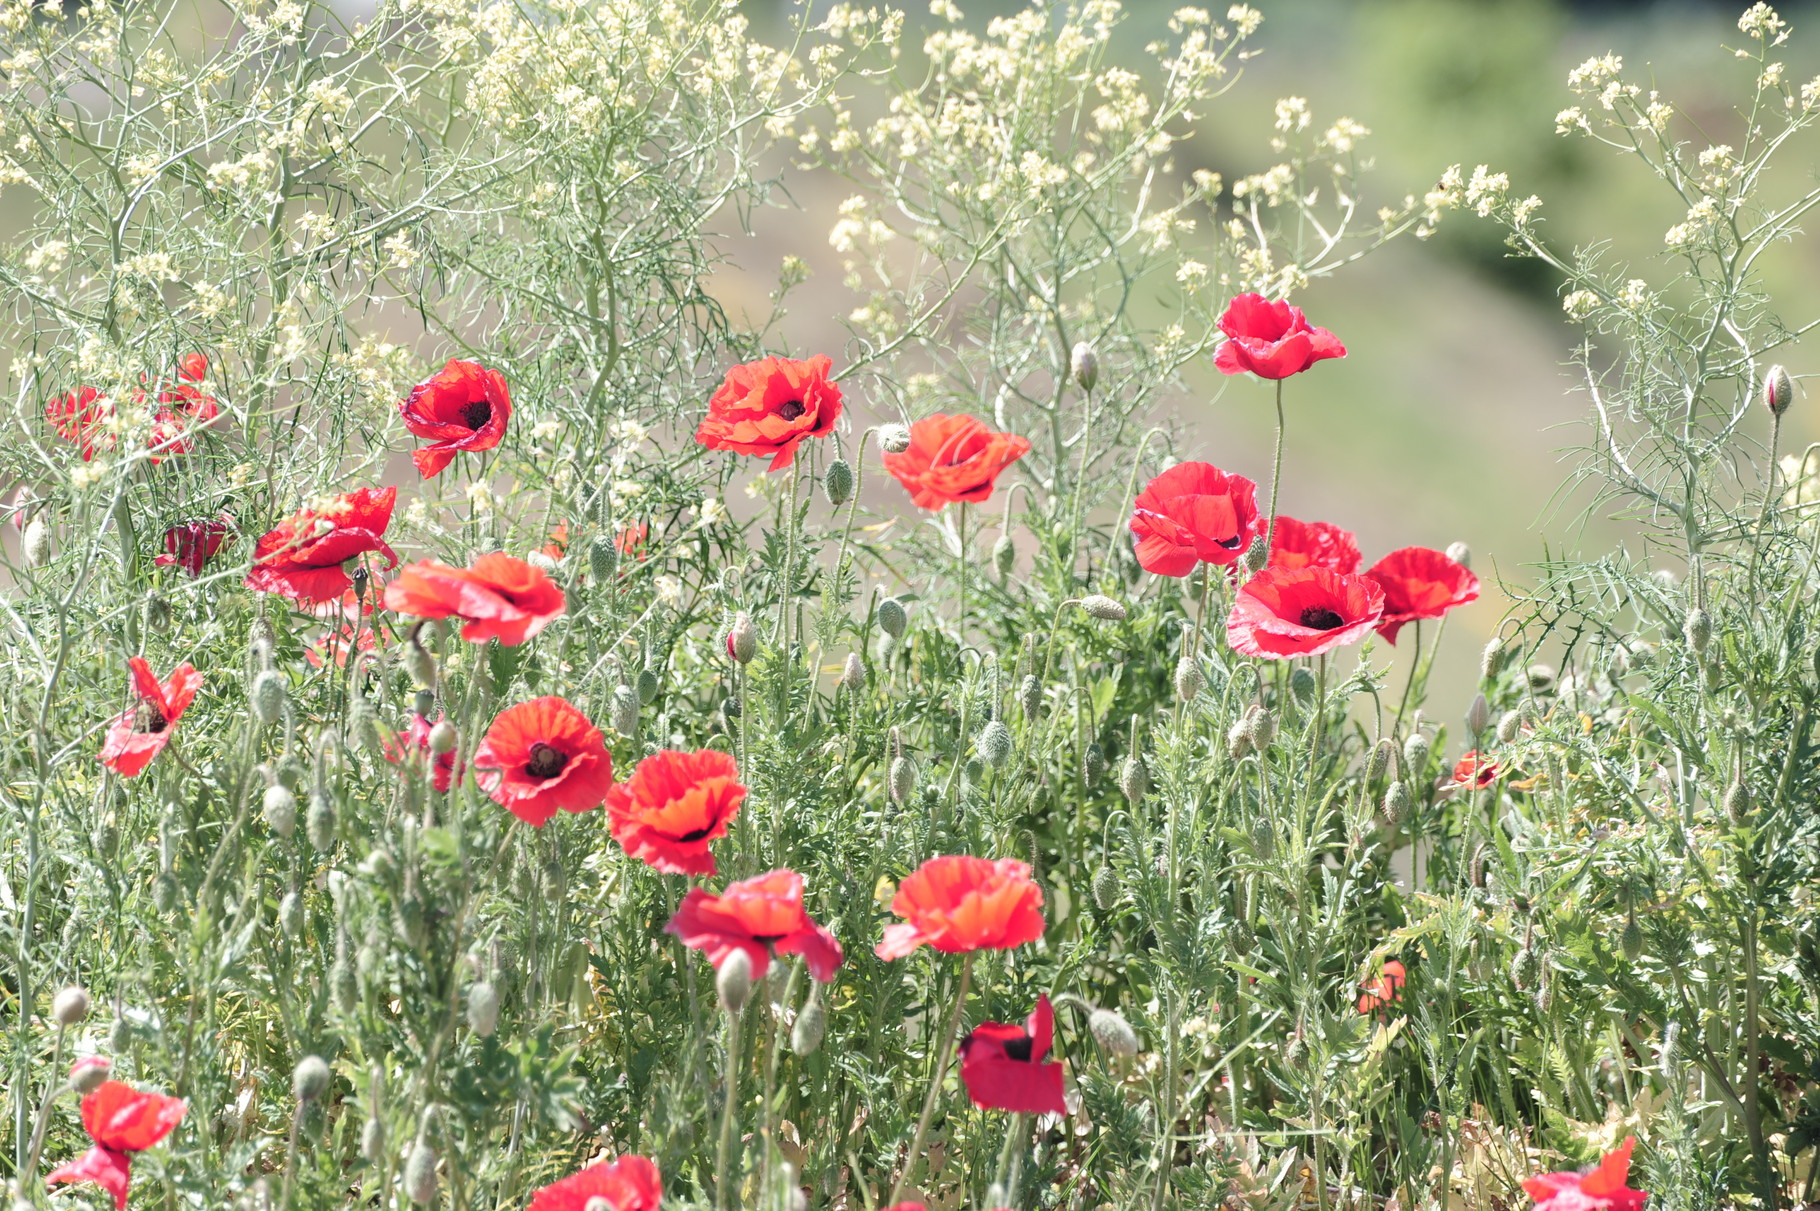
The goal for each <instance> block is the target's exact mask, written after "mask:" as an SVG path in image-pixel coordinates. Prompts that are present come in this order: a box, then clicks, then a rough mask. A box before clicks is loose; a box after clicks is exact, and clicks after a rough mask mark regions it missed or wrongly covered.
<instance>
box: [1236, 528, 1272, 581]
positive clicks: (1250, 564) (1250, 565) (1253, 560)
mask: <svg viewBox="0 0 1820 1211" xmlns="http://www.w3.org/2000/svg"><path fill="white" fill-rule="evenodd" d="M1269 562H1270V545H1269V544H1268V543H1266V542H1265V541H1264V538H1263V536H1262V535H1259V536H1258V537H1256V538H1254V539H1252V540H1251V545H1250V546H1248V547H1246V548H1245V554H1243V555H1241V556H1240V557H1239V563H1240V565H1241V566H1243V567H1244V569H1245V570H1246V571H1247V572H1250V573H1253V574H1254V575H1255V574H1256V573H1258V572H1262V571H1263V570H1264V565H1265V564H1267V563H1269Z"/></svg>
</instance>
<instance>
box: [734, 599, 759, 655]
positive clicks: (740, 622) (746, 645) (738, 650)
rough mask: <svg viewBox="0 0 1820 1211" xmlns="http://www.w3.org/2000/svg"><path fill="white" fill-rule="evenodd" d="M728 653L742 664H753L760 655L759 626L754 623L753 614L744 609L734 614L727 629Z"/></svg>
mask: <svg viewBox="0 0 1820 1211" xmlns="http://www.w3.org/2000/svg"><path fill="white" fill-rule="evenodd" d="M727 655H729V656H731V657H732V658H733V659H734V660H736V661H737V662H739V663H740V664H751V663H752V658H753V657H754V656H756V655H758V628H757V627H756V626H754V625H752V615H750V614H748V613H746V612H745V611H744V610H741V611H740V612H739V613H738V614H737V615H735V616H734V619H733V625H732V627H730V628H729V629H728V631H727Z"/></svg>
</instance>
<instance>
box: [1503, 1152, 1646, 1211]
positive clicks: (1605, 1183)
mask: <svg viewBox="0 0 1820 1211" xmlns="http://www.w3.org/2000/svg"><path fill="white" fill-rule="evenodd" d="M1636 1146H1637V1141H1636V1137H1634V1136H1632V1137H1630V1138H1628V1139H1626V1140H1625V1141H1624V1142H1623V1143H1622V1144H1619V1145H1618V1146H1617V1147H1616V1148H1614V1149H1613V1150H1612V1151H1610V1152H1607V1153H1606V1154H1605V1158H1604V1159H1603V1160H1601V1161H1600V1162H1599V1164H1598V1166H1597V1167H1596V1168H1594V1169H1590V1170H1588V1171H1586V1172H1584V1173H1544V1174H1542V1175H1541V1176H1540V1177H1532V1178H1530V1179H1528V1180H1527V1181H1525V1182H1524V1183H1523V1189H1524V1190H1526V1191H1528V1192H1529V1197H1530V1198H1532V1199H1534V1200H1535V1211H1643V1202H1644V1200H1645V1199H1647V1198H1648V1197H1649V1195H1647V1194H1645V1193H1644V1192H1643V1191H1641V1190H1632V1189H1631V1188H1630V1186H1629V1184H1628V1183H1629V1181H1630V1154H1631V1150H1632V1149H1634V1148H1635V1147H1636Z"/></svg>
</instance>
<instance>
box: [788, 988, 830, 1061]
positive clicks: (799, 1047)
mask: <svg viewBox="0 0 1820 1211" xmlns="http://www.w3.org/2000/svg"><path fill="white" fill-rule="evenodd" d="M827 1033H828V1011H827V1010H825V1009H823V1008H822V999H821V997H820V996H819V995H817V994H815V993H813V992H812V993H810V994H809V1001H808V1003H807V1004H806V1005H804V1006H803V1007H802V1010H801V1011H800V1012H799V1013H797V1015H796V1021H794V1022H792V1023H791V1024H790V1050H791V1051H793V1052H795V1053H796V1054H797V1055H814V1054H815V1051H816V1049H817V1048H819V1047H820V1046H821V1045H822V1038H823V1036H824V1035H826V1034H827Z"/></svg>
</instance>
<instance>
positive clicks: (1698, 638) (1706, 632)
mask: <svg viewBox="0 0 1820 1211" xmlns="http://www.w3.org/2000/svg"><path fill="white" fill-rule="evenodd" d="M1681 634H1682V635H1683V636H1685V637H1686V639H1687V646H1688V647H1690V648H1692V649H1693V650H1694V654H1695V655H1696V656H1700V655H1705V653H1706V645H1707V644H1709V643H1711V642H1712V639H1713V620H1712V616H1711V615H1709V614H1708V613H1707V612H1706V611H1705V610H1702V609H1700V608H1699V607H1697V606H1696V607H1695V608H1694V609H1691V610H1689V611H1688V612H1687V618H1686V620H1685V621H1683V622H1682V623H1681Z"/></svg>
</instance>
